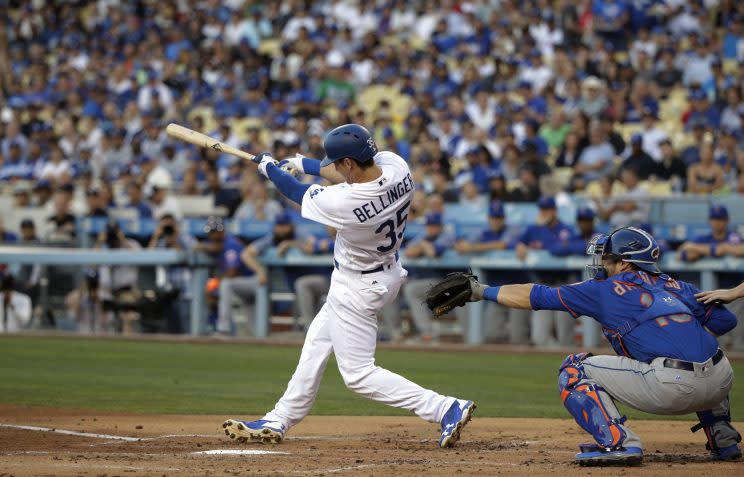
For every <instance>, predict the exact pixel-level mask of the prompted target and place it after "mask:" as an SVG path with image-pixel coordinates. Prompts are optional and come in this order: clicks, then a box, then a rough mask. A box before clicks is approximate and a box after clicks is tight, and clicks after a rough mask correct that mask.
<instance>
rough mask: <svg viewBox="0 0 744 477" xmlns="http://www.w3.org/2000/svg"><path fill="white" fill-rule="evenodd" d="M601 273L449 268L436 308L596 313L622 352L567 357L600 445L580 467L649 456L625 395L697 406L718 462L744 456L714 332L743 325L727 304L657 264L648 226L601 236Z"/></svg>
mask: <svg viewBox="0 0 744 477" xmlns="http://www.w3.org/2000/svg"><path fill="white" fill-rule="evenodd" d="M587 254H589V255H590V256H592V259H593V264H592V265H590V266H587V268H588V270H589V272H590V274H591V275H590V276H593V277H594V278H593V279H591V280H587V281H584V282H580V283H575V284H572V285H566V286H561V287H558V288H549V287H546V286H544V285H537V284H532V283H529V284H525V285H504V286H500V287H498V286H494V287H489V286H487V285H483V284H480V283H478V280H477V277H475V276H473V275H470V274H465V273H454V274H450V275H448V276H447V278H445V280H443V281H442V282H440V283H438V284H437V285H435V286H434V287H433V288H432V289H431V290H430V291H429V294H428V295H427V297H426V302H427V305H428V306H429V308H431V310H432V311H433V312H434V314H435V315H441V314H443V313H446V312H448V311H449V310H451V309H452V308H454V307H456V306H463V305H464V304H465V303H467V302H469V301H478V300H484V299H485V300H490V301H494V302H497V303H499V304H501V305H504V306H508V307H512V308H523V309H530V308H531V309H533V310H543V309H548V310H565V311H567V312H569V313H570V314H571V316H572V317H574V318H578V317H579V316H581V315H587V316H591V317H592V318H594V319H596V320H597V321H599V322H600V323H601V324H602V330H603V332H604V334H605V336H606V338H607V339H608V340H609V342H610V344H611V345H612V347H613V348H614V350H615V352H616V353H617V354H618V355H619V356H593V355H592V354H591V353H578V354H571V355H568V357H566V359H565V360H564V361H563V364H561V367H560V370H559V374H558V390H559V391H560V395H561V399H562V400H563V405H564V406H565V407H566V409H567V410H568V412H569V413H570V414H571V415H572V416H573V417H574V419H575V420H576V422H577V423H578V424H579V426H580V427H581V428H582V429H584V430H585V431H586V432H588V433H589V434H591V435H592V437H593V438H594V440H595V442H594V443H591V444H581V445H580V446H579V448H580V452H579V453H578V454H576V460H577V462H578V463H579V464H580V465H609V464H621V465H634V464H640V463H641V462H642V461H643V450H642V446H641V440H640V439H639V437H638V436H637V435H636V434H635V433H634V432H633V431H632V430H630V428H629V427H628V426H627V425H626V424H625V417H624V416H622V415H621V414H620V413H619V412H618V410H617V407H616V406H615V403H614V400H618V401H620V402H622V403H624V404H626V405H628V406H630V407H633V408H635V409H639V410H641V411H645V412H649V413H652V414H687V413H690V412H697V415H698V418H699V419H700V423H699V424H697V425H695V426H694V427H693V428H692V431H693V432H695V431H697V430H699V429H703V430H704V431H705V435H706V437H707V439H708V442H707V444H706V448H707V449H708V450H709V451H710V454H711V458H712V459H714V460H733V459H738V458H740V457H741V449H740V448H739V445H738V443H739V442H741V436H740V435H739V434H738V433H737V432H736V430H735V429H734V428H733V426H732V425H731V422H730V421H731V416H730V412H729V401H728V393H729V390H730V389H731V386H732V384H733V379H734V373H733V370H732V369H731V365H730V364H729V361H728V359H727V358H726V356H725V355H724V353H723V351H721V350H720V349H719V348H718V343H717V341H716V338H715V336H719V335H722V334H724V333H726V332H728V331H730V330H731V329H733V328H734V327H735V326H736V317H735V316H734V315H733V314H732V313H731V312H729V311H728V310H726V309H725V308H724V307H723V306H721V305H719V304H708V305H703V304H701V303H699V302H698V301H696V299H695V294H696V293H697V292H698V290H697V289H696V288H695V287H694V286H693V285H691V284H689V283H685V282H681V281H677V280H674V279H672V278H670V277H669V276H668V275H664V274H662V273H661V270H659V268H658V266H657V263H656V262H657V260H658V258H659V246H658V244H657V243H656V240H654V238H653V237H652V236H651V235H649V234H648V233H646V232H644V231H643V230H640V229H637V228H633V227H625V228H621V229H618V230H616V231H615V232H613V233H611V234H609V235H603V234H600V235H597V236H595V237H594V238H593V239H592V240H591V242H590V244H589V247H588V249H587Z"/></svg>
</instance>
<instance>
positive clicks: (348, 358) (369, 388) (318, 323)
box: [263, 262, 455, 428]
mask: <svg viewBox="0 0 744 477" xmlns="http://www.w3.org/2000/svg"><path fill="white" fill-rule="evenodd" d="M406 275H407V272H406V270H405V269H403V268H402V267H401V266H400V263H399V262H395V263H394V264H393V265H391V266H390V268H388V269H387V270H384V271H380V272H375V273H369V274H360V273H359V272H352V271H348V270H339V269H335V270H334V271H333V275H332V276H331V288H330V291H329V293H328V298H327V300H326V303H325V304H324V305H323V308H321V310H320V312H319V313H318V314H317V316H316V317H315V319H314V320H313V322H312V323H311V324H310V328H309V329H308V331H307V335H306V336H305V344H304V345H303V347H302V354H301V355H300V362H299V363H298V364H297V369H296V370H295V372H294V374H293V375H292V379H291V380H290V381H289V384H288V386H287V390H286V391H285V392H284V395H283V396H282V397H281V399H279V401H278V402H277V403H276V406H275V407H274V409H273V410H272V411H270V412H269V413H268V414H266V416H264V417H263V419H267V420H271V421H278V422H281V423H282V424H284V425H285V426H287V428H289V427H291V426H293V425H295V424H297V423H298V422H300V421H301V420H302V419H303V418H304V417H305V416H306V415H307V414H308V413H309V412H310V409H311V408H312V406H313V402H314V401H315V396H316V395H317V394H318V388H319V387H320V380H321V378H322V377H323V371H324V370H325V366H326V363H327V362H328V358H329V357H330V355H331V352H333V353H335V355H336V362H337V363H338V369H339V371H340V373H341V377H342V378H343V380H344V383H345V384H346V386H347V387H348V388H349V389H350V390H352V391H354V392H356V393H358V394H361V395H362V396H365V397H368V398H370V399H373V400H375V401H379V402H382V403H385V404H388V405H390V406H393V407H398V408H403V409H408V410H410V411H413V412H414V413H416V414H417V415H418V416H419V417H421V418H422V419H425V420H427V421H429V422H440V421H441V420H442V417H444V414H445V413H446V412H447V410H448V409H449V407H450V406H451V405H452V403H453V402H454V401H455V398H453V397H448V396H443V395H441V394H438V393H436V392H434V391H430V390H428V389H424V388H422V387H421V386H419V385H418V384H415V383H413V382H411V381H409V380H407V379H405V378H404V377H402V376H399V375H397V374H394V373H392V372H390V371H388V370H386V369H383V368H381V367H379V366H376V365H375V348H376V346H377V313H378V311H380V310H381V309H382V308H383V307H384V306H385V305H386V304H387V303H389V302H390V301H392V300H393V299H394V298H395V297H396V295H397V294H398V290H399V289H400V286H401V284H402V282H403V278H404V277H405V276H406Z"/></svg>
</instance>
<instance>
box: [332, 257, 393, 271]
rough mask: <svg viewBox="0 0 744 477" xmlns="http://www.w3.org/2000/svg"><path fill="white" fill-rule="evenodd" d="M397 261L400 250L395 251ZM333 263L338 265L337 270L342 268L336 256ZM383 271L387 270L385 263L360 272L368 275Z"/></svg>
mask: <svg viewBox="0 0 744 477" xmlns="http://www.w3.org/2000/svg"><path fill="white" fill-rule="evenodd" d="M395 261H396V263H397V262H398V252H395ZM333 265H334V266H335V267H336V270H341V266H340V265H339V264H338V262H337V261H336V259H335V258H334V259H333ZM390 267H392V264H391V265H387V268H388V269H389V268H390ZM352 271H356V270H352ZM382 271H385V265H380V266H379V267H376V268H373V269H372V270H361V271H359V273H361V274H362V275H367V274H368V273H377V272H382Z"/></svg>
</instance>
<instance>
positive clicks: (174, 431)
mask: <svg viewBox="0 0 744 477" xmlns="http://www.w3.org/2000/svg"><path fill="white" fill-rule="evenodd" d="M225 417H227V416H162V415H133V414H112V413H103V412H96V411H74V410H63V409H49V408H29V407H19V406H10V405H0V476H3V477H7V476H10V475H13V476H17V477H18V476H95V477H103V476H105V477H113V476H117V475H118V476H204V475H259V474H260V475H276V476H283V475H318V476H321V475H362V476H377V475H380V476H392V475H395V476H396V477H399V476H408V475H427V476H438V475H455V474H456V475H504V476H507V475H508V476H527V475H545V474H547V473H549V472H551V473H552V472H556V473H557V475H579V476H581V475H592V476H603V475H608V476H609V475H623V476H634V475H653V476H674V477H684V476H687V475H689V476H695V477H699V476H700V475H705V474H709V475H732V476H733V475H742V473H744V462H735V463H713V462H707V461H706V459H705V451H704V449H703V443H702V441H703V439H704V437H703V435H702V433H700V434H696V435H693V434H691V433H690V431H689V430H688V428H689V423H685V422H669V421H637V422H635V423H633V427H634V429H636V431H638V432H639V434H640V435H641V437H642V438H643V439H644V440H645V446H646V452H647V455H648V457H647V463H645V464H644V465H643V466H642V467H637V468H623V469H618V468H614V469H613V468H605V469H597V468H589V469H585V468H581V467H578V466H576V465H575V464H573V463H572V457H573V454H574V453H575V452H576V444H577V443H578V442H580V441H585V440H586V436H585V435H582V433H581V432H580V431H579V430H578V428H577V427H576V425H575V424H573V422H572V421H569V420H557V419H501V418H478V417H477V412H476V417H475V418H474V420H473V421H472V422H471V423H470V425H468V427H467V428H466V429H465V432H464V434H463V440H462V441H461V442H460V443H459V444H458V446H457V447H455V448H454V449H447V450H442V449H439V448H437V446H436V438H437V430H438V429H437V427H438V426H436V425H434V424H427V423H425V422H423V421H421V420H420V419H418V418H416V417H405V418H400V417H344V416H334V417H320V416H318V417H315V416H311V417H309V418H308V419H306V420H305V421H304V422H303V423H301V424H300V425H298V426H297V427H296V428H294V429H293V430H292V432H291V434H290V435H289V436H288V438H287V439H286V440H285V442H284V443H283V444H281V445H277V446H271V445H260V444H248V445H236V444H234V443H232V442H231V441H230V440H229V439H228V438H227V437H226V436H224V434H222V429H221V428H220V424H221V423H222V420H223V418H225ZM9 426H11V427H9ZM17 426H24V428H20V427H17ZM739 427H740V428H741V427H744V423H739ZM45 429H50V430H45ZM51 429H54V432H52V431H51ZM70 433H73V434H70ZM94 434H95V435H94ZM217 450H242V451H246V450H249V451H251V452H256V453H255V454H249V455H214V454H205V453H204V452H207V451H217ZM265 452H275V453H265Z"/></svg>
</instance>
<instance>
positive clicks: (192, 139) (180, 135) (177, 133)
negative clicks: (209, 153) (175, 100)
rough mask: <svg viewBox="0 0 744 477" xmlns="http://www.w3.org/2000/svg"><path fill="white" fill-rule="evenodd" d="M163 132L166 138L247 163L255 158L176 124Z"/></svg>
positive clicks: (172, 124) (171, 124)
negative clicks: (211, 150) (204, 148)
mask: <svg viewBox="0 0 744 477" xmlns="http://www.w3.org/2000/svg"><path fill="white" fill-rule="evenodd" d="M165 132H166V134H168V136H170V137H173V138H176V139H180V140H181V141H185V142H188V143H191V144H195V145H197V146H201V147H207V148H209V149H214V150H215V151H218V152H224V153H225V154H231V155H233V156H237V157H240V158H242V159H248V160H249V161H250V160H252V159H253V158H254V157H255V156H254V155H253V154H249V153H247V152H245V151H241V150H240V149H237V148H235V147H232V146H230V145H228V144H225V143H224V142H221V141H218V140H217V139H214V138H211V137H209V136H207V135H206V134H202V133H200V132H197V131H194V130H193V129H189V128H185V127H183V126H180V125H178V124H176V123H170V124H169V125H168V126H167V127H166V128H165Z"/></svg>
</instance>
